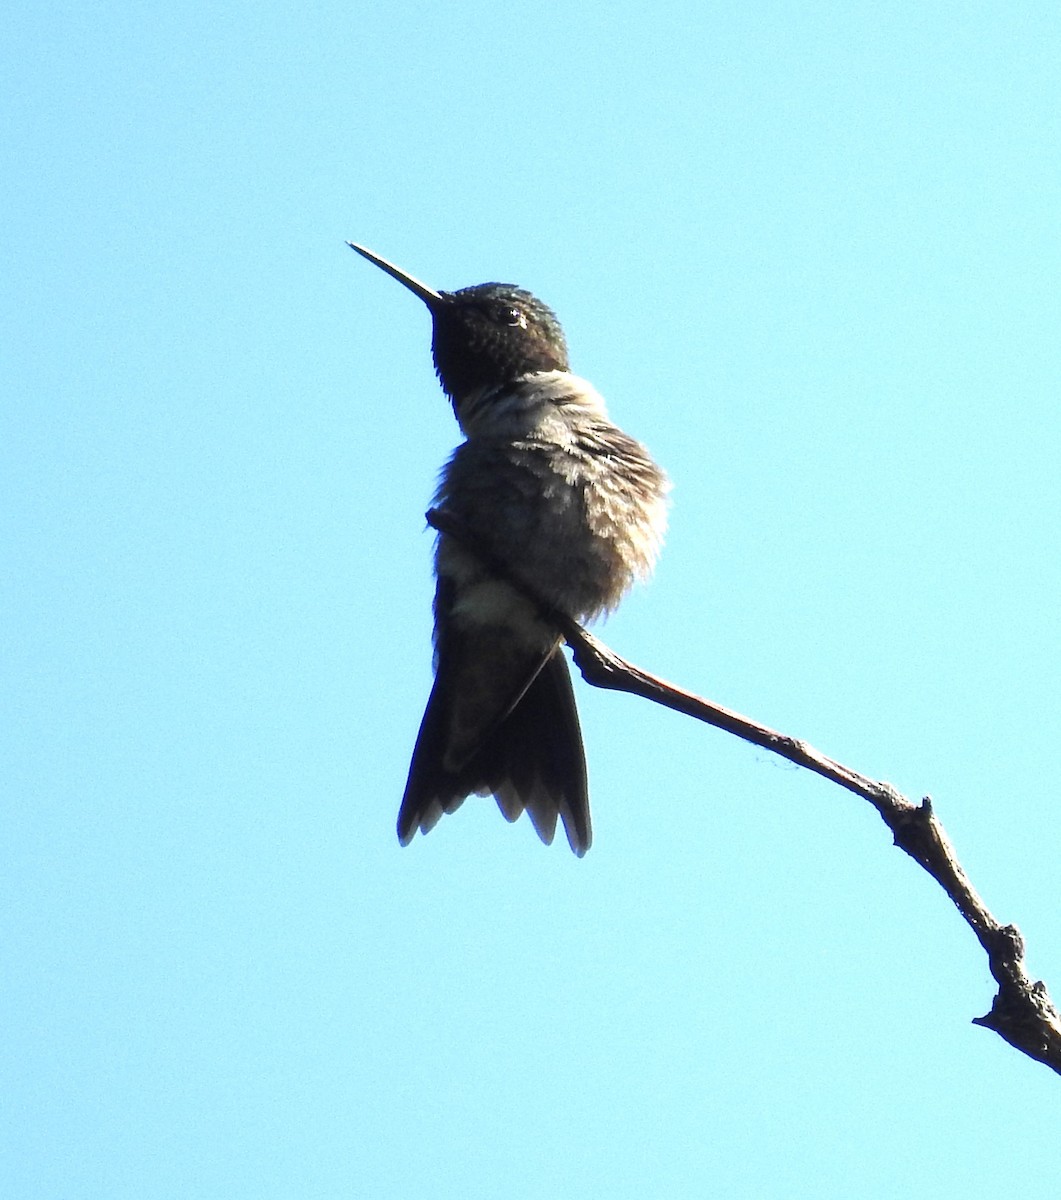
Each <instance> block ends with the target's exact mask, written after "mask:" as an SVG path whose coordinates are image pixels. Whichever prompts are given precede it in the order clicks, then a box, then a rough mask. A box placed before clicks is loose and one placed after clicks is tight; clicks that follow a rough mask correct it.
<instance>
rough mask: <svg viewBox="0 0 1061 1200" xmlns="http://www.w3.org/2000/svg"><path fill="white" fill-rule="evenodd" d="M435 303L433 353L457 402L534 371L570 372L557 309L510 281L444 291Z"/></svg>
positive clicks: (446, 389)
mask: <svg viewBox="0 0 1061 1200" xmlns="http://www.w3.org/2000/svg"><path fill="white" fill-rule="evenodd" d="M442 298H443V301H444V303H443V304H441V305H437V306H435V305H433V306H432V317H433V324H434V332H433V336H432V339H431V353H432V355H433V356H434V360H435V370H436V371H437V372H438V377H439V380H440V382H441V383H442V387H443V389H444V390H445V392H446V394H447V395H448V396H449V397H450V399H451V400H453V401H454V402H457V401H458V400H459V399H461V398H462V397H464V396H467V395H469V394H470V393H471V392H473V391H476V390H478V389H480V388H488V387H498V386H500V385H501V384H504V383H509V382H511V381H512V380H514V379H518V378H519V377H520V376H521V375H528V374H530V373H531V372H533V371H566V370H568V369H569V367H568V359H567V344H566V342H565V340H564V333H563V330H562V329H561V328H560V323H559V321H557V319H556V317H555V316H554V314H553V313H552V311H551V310H550V309H549V308H547V307H546V306H545V305H544V304H542V302H541V301H540V300H538V299H536V298H535V297H534V296H532V295H531V293H530V292H526V291H524V290H523V289H522V288H517V287H514V286H512V285H511V284H503V283H481V284H478V285H477V286H476V287H469V288H462V289H461V290H460V291H459V292H443V293H442Z"/></svg>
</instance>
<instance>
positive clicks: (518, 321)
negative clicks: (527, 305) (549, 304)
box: [501, 308, 527, 329]
mask: <svg viewBox="0 0 1061 1200" xmlns="http://www.w3.org/2000/svg"><path fill="white" fill-rule="evenodd" d="M501 319H502V321H504V323H505V324H506V325H511V326H512V327H513V328H517V327H518V328H519V329H526V328H527V317H526V314H525V313H524V312H523V310H522V309H519V308H506V309H505V310H504V312H502V314H501Z"/></svg>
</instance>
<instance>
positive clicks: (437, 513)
mask: <svg viewBox="0 0 1061 1200" xmlns="http://www.w3.org/2000/svg"><path fill="white" fill-rule="evenodd" d="M427 522H428V524H429V525H431V526H432V527H433V528H435V529H437V530H438V531H439V532H440V533H444V534H446V535H447V536H449V537H453V538H456V539H458V540H459V541H461V542H463V543H464V544H465V545H466V546H467V547H468V549H470V550H472V551H474V553H475V554H476V555H477V557H479V558H480V559H481V560H482V562H483V563H484V564H485V565H486V566H487V567H488V568H489V569H490V571H491V572H492V573H494V574H495V575H497V576H498V577H499V578H501V579H504V580H506V581H507V582H508V583H510V584H511V585H512V586H513V587H516V588H518V589H519V590H520V591H521V592H522V593H523V594H524V595H525V596H526V597H527V598H528V599H529V600H531V601H532V602H533V603H534V604H535V605H536V606H537V607H538V609H539V610H540V611H541V612H542V615H543V616H545V617H546V618H547V619H548V620H549V621H551V622H552V623H553V624H555V625H556V627H557V628H558V629H560V630H561V631H562V632H563V635H564V639H565V640H566V641H567V643H568V645H569V646H570V647H571V651H572V655H573V657H574V660H575V663H576V665H577V666H578V668H579V670H580V671H581V672H582V676H583V678H584V679H585V680H586V682H587V683H590V684H592V685H593V686H594V687H601V688H608V689H610V690H612V691H619V692H630V693H631V694H632V695H635V696H641V697H643V698H644V699H646V700H652V701H653V702H654V703H656V704H662V705H663V706H664V707H665V708H672V709H674V711H675V712H680V713H684V714H685V715H686V716H689V717H695V718H696V719H697V720H698V721H704V722H705V723H706V724H708V725H714V726H715V727H716V728H717V729H723V730H725V731H726V732H727V733H732V734H735V735H736V736H737V737H739V738H743V739H744V741H747V742H752V743H753V744H754V745H756V746H762V747H763V749H765V750H770V751H772V752H773V753H774V754H778V755H780V756H781V757H782V758H786V759H788V761H789V762H793V763H795V764H796V765H797V766H800V767H806V768H807V770H809V771H814V772H815V773H816V774H818V775H822V776H824V777H825V778H826V779H830V780H832V782H833V783H838V784H839V785H840V786H841V787H844V788H847V790H848V791H850V792H854V793H855V794H856V795H858V796H862V797H863V798H864V799H866V800H868V801H869V802H870V804H872V805H873V807H874V808H875V809H876V810H877V812H878V813H879V814H880V816H881V818H882V820H883V821H884V823H885V824H886V825H887V826H888V828H889V829H890V830H891V831H892V835H893V837H894V839H895V844H896V845H897V846H898V847H899V848H900V849H902V850H905V851H906V853H907V854H909V855H910V857H911V858H913V859H914V860H915V861H916V862H918V863H919V864H920V865H921V866H922V867H923V868H924V869H925V870H926V871H927V872H928V873H929V875H931V876H932V878H933V879H934V880H935V881H936V882H937V883H938V884H939V885H940V887H941V888H943V890H944V891H945V892H946V893H947V895H948V896H949V897H950V898H951V900H952V901H953V902H954V905H955V907H956V908H957V909H958V911H959V912H960V913H961V915H962V917H963V918H964V919H965V921H966V923H967V924H968V925H969V927H970V928H971V929H972V931H973V933H975V934H976V937H977V939H978V941H979V942H980V945H981V946H982V947H983V948H984V951H985V952H986V954H987V959H988V964H989V966H990V969H991V974H992V975H993V976H994V978H995V981H996V983H997V984H998V993H997V994H996V996H995V997H994V1000H993V1001H992V1004H991V1011H990V1012H989V1013H987V1014H986V1015H984V1016H982V1017H976V1018H975V1019H974V1022H973V1023H974V1024H976V1025H982V1026H984V1027H985V1028H986V1029H993V1030H994V1031H995V1032H996V1033H997V1034H999V1036H1000V1037H1002V1038H1004V1039H1005V1040H1006V1041H1007V1042H1009V1044H1010V1045H1011V1046H1013V1047H1015V1048H1016V1049H1017V1050H1020V1051H1021V1052H1022V1053H1024V1054H1027V1055H1028V1056H1029V1057H1030V1058H1034V1059H1035V1060H1036V1061H1038V1062H1041V1063H1044V1064H1045V1065H1046V1066H1048V1067H1050V1068H1052V1069H1053V1070H1054V1071H1056V1072H1058V1074H1061V1014H1059V1013H1058V1010H1057V1009H1056V1008H1055V1007H1054V1004H1053V1002H1052V1001H1051V999H1050V996H1049V993H1048V992H1047V990H1046V985H1045V984H1043V983H1042V982H1035V981H1033V980H1032V978H1031V976H1029V974H1028V971H1027V968H1026V966H1025V962H1024V939H1023V938H1022V937H1021V933H1020V930H1019V929H1017V927H1016V926H1015V925H1002V924H1001V923H1000V922H999V921H997V920H996V919H995V917H994V916H992V914H991V913H990V911H989V910H988V908H987V906H986V905H985V904H984V902H983V901H982V900H981V899H980V897H979V896H978V895H977V893H976V890H975V888H974V887H973V885H972V883H971V882H970V880H969V877H968V876H967V875H966V874H965V871H964V870H963V869H962V865H961V863H960V862H959V861H958V859H957V856H956V855H955V853H954V848H953V847H952V846H951V843H950V840H949V838H948V837H947V834H946V832H945V831H944V829H943V826H942V825H941V824H940V823H939V821H938V820H937V819H936V815H935V813H934V812H933V810H932V802H931V800H930V798H929V797H928V796H926V797H925V798H924V799H923V800H922V802H921V803H920V804H914V803H912V802H911V801H910V800H908V799H907V798H906V797H905V796H903V795H902V794H901V793H900V792H899V791H898V790H897V789H896V788H894V787H893V786H892V785H891V784H890V783H882V782H879V781H877V780H875V779H870V778H868V777H867V776H865V775H860V774H859V773H858V772H857V771H853V770H852V769H851V768H850V767H846V766H844V765H843V763H839V762H836V761H835V760H834V759H831V758H829V757H828V756H827V755H825V754H822V753H821V751H820V750H816V749H815V748H814V747H813V746H811V745H809V744H808V743H807V742H805V741H803V740H802V739H800V738H794V737H790V736H788V735H787V734H783V733H779V732H778V731H777V730H776V729H770V728H768V727H767V726H765V725H761V724H759V722H758V721H753V720H751V719H750V718H749V717H744V716H741V714H740V713H736V712H733V711H732V710H731V709H728V708H723V707H722V706H721V705H719V704H713V703H712V702H711V701H709V700H705V699H703V698H702V697H700V696H696V695H694V694H693V693H692V692H686V691H684V690H683V689H681V688H679V687H675V686H674V685H673V684H670V683H667V682H666V681H665V680H662V679H659V678H658V677H657V676H655V675H650V674H649V673H648V672H647V671H643V670H641V668H640V667H637V666H634V665H633V664H632V663H629V662H627V661H626V660H625V659H623V658H620V657H619V655H617V654H616V653H615V652H614V651H612V650H610V649H609V648H608V647H607V646H606V645H604V643H603V642H601V641H600V640H599V639H597V638H595V637H593V635H592V634H589V633H587V632H586V630H585V629H583V628H582V626H581V625H579V624H578V622H577V621H573V620H572V619H571V618H570V617H568V616H566V615H565V614H564V613H562V612H559V611H558V610H556V609H555V608H553V607H552V606H550V605H549V604H548V603H547V602H545V601H544V600H543V599H542V598H541V597H540V596H537V595H536V594H535V593H534V590H533V589H532V588H530V587H528V586H527V584H526V583H525V582H524V581H523V580H521V579H519V578H517V577H515V576H514V575H513V573H512V571H511V570H510V569H508V568H507V567H506V566H505V565H504V564H503V563H501V562H499V561H498V560H497V558H496V557H495V556H494V555H492V554H490V553H489V551H487V550H486V549H485V548H484V547H482V546H481V545H479V544H477V543H476V541H475V539H474V538H473V537H472V536H471V535H470V534H469V532H468V530H467V529H466V528H465V526H464V525H463V524H462V523H461V522H460V521H459V520H458V519H457V518H456V517H454V516H453V515H452V514H451V513H448V512H446V511H445V510H444V509H431V510H430V511H429V512H428V514H427Z"/></svg>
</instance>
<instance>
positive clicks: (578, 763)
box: [347, 242, 669, 857]
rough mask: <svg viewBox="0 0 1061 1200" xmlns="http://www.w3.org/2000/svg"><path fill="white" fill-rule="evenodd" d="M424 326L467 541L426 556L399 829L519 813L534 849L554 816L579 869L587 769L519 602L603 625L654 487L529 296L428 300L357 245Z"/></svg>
mask: <svg viewBox="0 0 1061 1200" xmlns="http://www.w3.org/2000/svg"><path fill="white" fill-rule="evenodd" d="M347 244H348V245H349V246H350V247H351V249H353V250H356V251H357V253H358V254H360V255H363V256H364V257H365V258H367V259H368V260H369V262H372V263H375V264H376V266H378V267H380V268H382V269H383V270H384V271H386V272H387V274H388V275H390V276H392V277H393V278H394V279H397V280H398V282H399V283H402V284H404V285H405V287H407V288H408V289H409V290H410V291H411V292H413V294H414V295H416V296H419V297H420V299H421V300H422V301H423V302H424V303H425V304H426V305H427V308H428V310H429V311H430V313H431V319H432V324H433V337H432V342H431V351H432V355H433V357H434V361H435V370H436V372H437V374H438V378H439V381H440V383H441V384H442V388H443V390H444V391H445V393H446V395H447V396H448V397H449V399H450V402H451V403H452V405H453V411H454V413H455V414H456V417H457V421H458V423H459V424H460V427H461V431H462V432H463V434H464V437H465V441H464V442H462V443H461V445H460V446H459V447H458V448H457V450H456V451H455V452H454V454H453V456H452V458H451V459H450V460H449V462H448V463H447V464H446V466H445V468H444V469H443V472H442V477H441V482H440V485H439V488H438V492H437V494H436V497H435V503H436V504H437V505H438V506H439V507H441V508H442V509H444V510H446V511H447V512H449V513H450V514H452V515H453V516H454V517H455V518H456V519H457V520H458V521H460V522H461V524H462V525H463V526H464V528H465V529H466V530H467V531H468V534H469V538H470V542H469V543H465V542H464V541H458V540H457V539H455V538H453V537H451V536H448V535H446V534H442V535H440V537H439V539H438V545H437V548H436V552H435V575H436V580H437V586H436V592H435V634H434V644H435V682H434V686H433V688H432V689H431V696H430V698H429V700H428V702H427V710H426V712H425V713H424V718H423V721H422V722H421V725H420V733H419V735H418V737H417V739H416V746H415V749H414V750H413V758H412V765H411V766H410V769H409V779H408V783H407V784H406V788H405V795H404V797H403V799H402V804H401V809H400V811H399V814H398V838H399V840H400V841H401V843H402V845H407V844H408V843H409V842H410V841H411V840H412V838H413V836H414V834H415V833H416V830H417V829H420V830H421V831H422V832H424V833H427V832H428V831H429V830H430V829H432V828H434V826H435V825H436V824H437V823H438V821H439V819H440V818H441V816H442V814H443V813H452V812H454V811H456V809H457V808H459V807H460V805H461V804H462V802H463V801H464V800H465V799H466V797H468V796H470V795H472V794H476V795H482V796H487V795H490V794H491V793H492V794H493V795H494V797H495V798H496V800H497V803H498V806H499V808H500V809H501V811H502V813H503V814H504V815H505V817H507V818H508V820H509V821H515V820H516V819H517V818H518V817H519V815H520V813H521V812H523V811H524V810H526V811H527V813H528V814H529V815H530V819H531V821H532V822H533V824H534V828H535V829H536V830H537V832H538V835H539V836H540V837H541V839H542V841H543V842H546V843H551V842H552V840H553V835H554V833H555V831H556V821H557V817H559V818H560V819H562V821H563V823H564V829H565V831H566V833H567V840H568V841H569V842H570V844H571V849H572V850H573V851H574V852H575V853H576V854H577V855H579V856H580V857H581V855H583V854H585V852H586V851H587V850H588V849H589V847H590V843H591V841H592V828H591V824H590V812H589V795H588V789H587V783H586V760H585V753H584V751H583V747H582V734H581V731H580V728H579V723H578V713H577V711H576V709H575V697H574V693H573V691H572V688H571V677H570V674H569V673H568V668H567V663H566V660H565V658H564V655H563V652H562V650H561V648H560V645H561V640H562V639H561V635H560V632H559V630H558V629H557V628H555V626H554V625H553V624H551V623H550V621H549V620H548V617H547V615H546V614H545V613H544V612H543V611H542V608H541V606H540V605H536V604H535V603H534V602H533V601H532V600H531V599H529V598H528V596H527V595H525V594H524V593H523V592H521V591H520V590H519V588H518V587H515V586H513V584H512V583H510V582H508V581H506V580H505V579H501V578H498V576H497V574H496V573H491V570H490V568H489V566H488V565H486V563H484V561H482V560H481V559H480V558H478V557H477V556H476V553H475V549H474V548H473V547H474V546H478V547H481V548H482V550H483V553H484V557H486V558H488V559H492V560H493V561H495V562H497V563H500V564H503V566H504V569H505V571H506V573H507V574H508V575H509V576H510V577H511V578H512V579H513V580H515V581H516V582H517V583H523V584H525V585H526V586H527V587H528V589H529V590H530V592H531V594H532V595H533V596H536V597H538V598H540V599H541V600H543V601H544V602H545V604H546V605H548V606H551V607H552V608H555V609H556V610H559V611H560V612H563V613H565V614H567V615H569V616H570V617H572V618H574V619H575V620H576V621H580V622H584V621H590V620H593V619H594V618H597V617H600V616H602V615H604V614H605V613H608V612H610V611H611V610H612V609H614V608H615V606H616V605H617V604H618V603H619V601H620V600H621V599H622V597H623V595H624V594H625V593H626V592H627V590H628V589H629V588H630V586H631V585H632V583H633V582H634V580H635V579H637V578H639V577H640V578H645V577H647V576H648V575H649V574H650V573H651V571H652V567H653V566H654V563H655V559H656V555H657V553H658V551H659V547H660V543H661V540H662V537H663V531H664V528H665V525H666V493H667V490H668V486H669V485H668V483H667V479H666V476H665V475H664V474H663V472H662V471H661V470H660V468H659V467H658V466H657V465H656V464H655V463H654V462H653V460H652V458H651V457H650V455H649V453H648V451H647V450H646V449H645V447H644V446H642V445H641V444H640V443H639V442H636V441H634V439H633V438H631V437H629V436H628V435H627V434H625V433H624V432H623V431H622V430H621V429H619V428H618V427H617V426H615V425H613V424H612V423H611V421H609V419H608V414H607V410H606V408H605V404H604V400H603V398H602V397H601V395H600V394H599V393H598V392H597V391H596V390H595V389H594V388H593V387H592V386H591V385H590V384H589V383H587V382H586V380H584V379H580V378H579V377H578V376H577V375H573V374H572V373H571V370H570V368H569V365H568V354H567V345H566V342H565V340H564V334H563V331H562V329H561V328H560V323H559V321H558V320H557V319H556V316H555V315H554V314H553V312H552V311H551V310H550V309H549V308H547V307H546V306H545V305H544V304H543V303H542V302H541V301H540V300H538V299H536V298H535V297H534V296H532V295H531V294H530V292H527V291H524V290H523V289H522V288H518V287H515V286H513V285H511V284H507V283H482V284H478V285H477V286H475V287H467V288H462V289H460V290H459V291H456V292H440V291H435V290H434V289H433V288H430V287H428V286H427V285H426V284H424V283H421V282H420V281H419V280H418V279H414V278H413V277H412V276H411V275H407V274H406V273H405V272H404V271H402V270H400V269H399V268H398V267H396V266H394V264H393V263H390V262H388V261H387V260H386V259H384V258H381V257H380V256H379V255H378V254H374V253H373V252H372V251H371V250H367V249H365V247H364V246H358V245H355V244H354V243H353V242H349V243H347Z"/></svg>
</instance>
